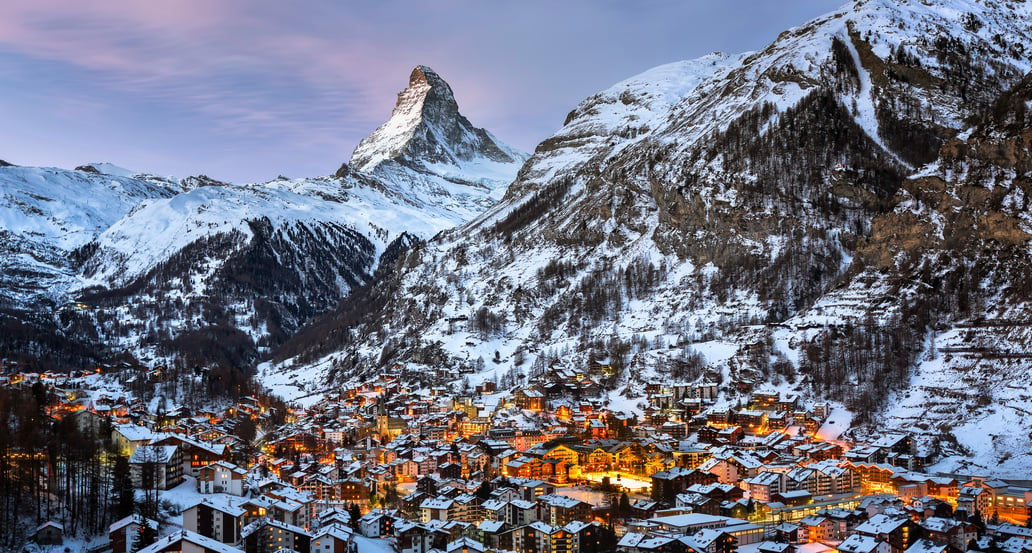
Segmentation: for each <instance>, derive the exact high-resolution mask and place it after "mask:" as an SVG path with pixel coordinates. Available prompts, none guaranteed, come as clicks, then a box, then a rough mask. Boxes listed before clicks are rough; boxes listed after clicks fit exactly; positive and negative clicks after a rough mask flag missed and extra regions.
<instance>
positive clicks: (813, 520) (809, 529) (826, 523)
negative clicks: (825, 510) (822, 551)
mask: <svg viewBox="0 0 1032 553" xmlns="http://www.w3.org/2000/svg"><path fill="white" fill-rule="evenodd" d="M799 529H800V531H801V532H802V535H805V536H806V538H805V539H806V542H807V543H823V542H825V541H827V540H831V539H836V538H835V523H834V522H832V521H831V520H829V519H828V518H827V517H823V516H817V515H810V516H807V517H804V518H803V519H802V520H800V521H799ZM802 535H801V536H800V537H802Z"/></svg>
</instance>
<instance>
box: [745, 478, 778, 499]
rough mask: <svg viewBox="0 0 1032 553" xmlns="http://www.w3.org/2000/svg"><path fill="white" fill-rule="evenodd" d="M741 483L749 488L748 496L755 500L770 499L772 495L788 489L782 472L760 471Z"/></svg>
mask: <svg viewBox="0 0 1032 553" xmlns="http://www.w3.org/2000/svg"><path fill="white" fill-rule="evenodd" d="M743 483H744V484H745V485H746V486H747V488H748V489H749V497H752V498H753V499H755V500H757V501H772V499H771V498H772V497H774V496H775V495H777V494H779V493H781V492H783V491H787V489H788V484H787V479H786V477H785V473H783V472H761V473H759V474H757V475H756V476H753V477H752V478H747V479H746V480H743Z"/></svg>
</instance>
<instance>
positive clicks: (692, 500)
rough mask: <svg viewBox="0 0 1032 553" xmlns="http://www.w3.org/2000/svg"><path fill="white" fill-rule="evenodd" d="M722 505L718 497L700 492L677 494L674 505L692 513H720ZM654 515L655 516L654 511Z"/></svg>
mask: <svg viewBox="0 0 1032 553" xmlns="http://www.w3.org/2000/svg"><path fill="white" fill-rule="evenodd" d="M720 505H721V502H720V501H717V500H716V499H711V498H709V497H706V496H705V495H702V494H698V493H692V492H686V493H680V494H677V498H676V501H675V505H674V506H675V507H676V508H678V509H685V510H686V511H689V512H692V513H700V514H704V515H720V514H721V512H720ZM653 516H655V514H654V513H653ZM650 518H651V517H650Z"/></svg>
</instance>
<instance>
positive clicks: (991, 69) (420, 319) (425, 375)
mask: <svg viewBox="0 0 1032 553" xmlns="http://www.w3.org/2000/svg"><path fill="white" fill-rule="evenodd" d="M1029 11H1030V8H1029V7H1028V6H1027V5H1025V4H1006V5H1000V4H996V3H991V2H956V3H947V4H942V5H940V4H936V5H926V4H923V3H920V2H898V3H897V2H876V1H871V2H857V3H854V4H850V5H848V6H846V7H844V8H843V9H841V10H839V11H837V12H834V13H832V14H829V15H827V16H824V17H821V18H818V19H817V20H814V21H812V22H810V23H808V24H806V25H803V26H800V27H797V28H794V29H790V30H788V31H786V32H784V33H782V34H781V36H779V37H778V39H777V40H775V41H774V42H773V43H772V44H770V45H769V46H768V47H767V48H765V49H763V50H762V51H760V52H755V53H749V54H744V55H740V56H727V55H721V54H716V55H711V56H707V57H706V58H702V59H700V60H695V61H693V62H683V63H679V64H672V65H668V66H664V67H660V68H656V69H654V70H651V71H648V72H646V73H644V74H642V75H639V76H637V77H634V78H631V79H629V80H627V81H624V82H622V83H619V84H617V85H615V86H614V87H612V88H610V89H608V90H606V91H603V92H601V93H599V94H596V95H593V96H592V97H589V98H588V99H586V100H585V101H584V102H582V103H581V104H580V105H578V106H577V107H576V108H575V109H574V110H573V111H571V113H570V115H569V116H568V117H567V120H566V124H565V126H564V127H563V129H562V130H560V131H559V132H558V133H557V134H556V135H554V136H553V137H550V138H548V139H546V140H545V141H543V142H542V143H541V144H540V145H539V146H538V147H537V149H536V151H535V153H534V155H533V156H532V157H531V159H530V160H529V161H528V162H527V164H526V165H525V166H524V167H523V169H522V170H521V171H520V174H519V176H518V178H517V180H516V182H514V183H513V185H511V186H510V187H509V189H508V191H507V193H506V196H505V198H504V199H503V201H502V202H500V203H499V204H498V205H497V206H495V207H494V208H492V209H490V210H489V211H487V212H486V213H485V214H484V215H483V216H481V217H479V218H477V219H476V220H474V221H473V222H471V223H470V224H468V225H465V226H463V227H461V228H459V229H456V230H454V231H451V232H448V233H446V234H444V235H442V236H440V237H438V238H437V239H436V240H434V241H432V242H430V243H428V244H427V245H425V247H422V248H420V249H418V250H417V251H415V252H414V253H412V254H410V255H409V256H408V258H407V259H406V260H405V263H404V264H403V266H402V270H399V271H398V272H397V273H394V274H392V275H387V276H385V277H384V279H383V280H382V281H381V283H380V285H379V290H378V291H377V292H375V293H371V294H367V295H366V297H365V300H363V301H362V302H359V303H355V304H354V305H348V304H347V302H345V304H344V305H342V307H341V308H340V309H339V310H338V311H336V312H335V313H336V314H335V315H334V316H332V317H328V318H327V319H325V320H324V321H323V323H322V326H321V327H320V330H319V332H311V333H307V334H304V333H303V334H302V335H299V336H308V337H309V341H308V342H301V343H297V342H295V343H292V344H289V346H290V347H289V348H287V349H285V350H283V353H282V354H281V355H279V356H277V361H276V362H275V363H273V364H270V365H267V366H265V367H263V374H265V375H267V377H268V378H269V379H270V380H269V381H270V382H275V383H277V384H280V385H288V384H289V383H291V382H295V383H297V384H298V385H299V386H302V387H304V388H305V389H306V390H312V389H319V388H320V387H323V386H326V385H332V384H333V383H335V382H340V381H345V380H348V379H353V378H357V377H359V376H363V375H369V374H372V373H374V372H376V371H380V370H400V371H401V373H402V374H403V376H405V377H407V378H408V379H409V380H411V381H413V382H415V383H417V384H422V385H430V384H438V383H441V382H448V381H452V382H455V383H456V384H458V383H459V381H460V379H457V376H456V372H457V371H458V372H459V373H463V372H465V373H467V374H466V376H465V377H464V378H465V382H464V383H469V384H475V383H477V382H479V381H482V380H487V379H493V380H496V381H498V382H499V384H501V385H502V386H512V385H514V384H518V383H520V382H525V381H527V379H534V378H537V377H539V376H541V375H543V374H544V373H545V371H546V369H548V368H555V367H561V366H566V367H571V368H578V369H583V368H584V367H589V366H607V367H611V368H612V370H613V372H612V373H611V374H606V375H599V380H601V382H602V384H603V387H604V389H605V394H606V395H607V397H608V398H609V399H610V400H611V401H612V402H613V403H614V404H618V405H620V406H623V407H626V408H627V409H630V410H637V409H640V408H641V405H643V403H642V402H641V400H642V399H643V398H644V395H645V394H644V385H645V383H646V382H647V381H649V380H652V379H659V380H663V381H665V382H693V381H699V380H702V379H711V380H712V379H715V380H718V381H720V382H722V383H724V385H725V386H724V387H725V392H724V393H723V395H722V397H721V401H722V402H725V403H727V404H734V403H735V402H737V401H738V400H739V399H740V397H742V396H739V395H738V394H739V393H740V392H744V391H747V390H749V389H751V388H753V387H755V386H761V385H770V386H776V387H781V388H784V389H786V390H796V391H798V392H799V393H802V394H804V395H805V396H806V397H807V398H808V399H809V400H810V401H814V400H817V399H823V398H830V399H832V400H835V401H838V402H842V403H843V404H846V405H848V406H849V407H850V409H852V410H853V411H854V413H855V415H856V421H857V423H858V424H863V423H865V422H872V421H875V420H880V418H878V417H876V414H877V413H878V412H880V410H882V409H885V408H886V407H887V406H888V405H890V403H888V402H886V401H885V400H886V398H887V395H886V394H887V393H888V392H889V391H893V390H903V389H904V388H905V387H906V385H907V384H908V383H909V382H910V378H911V375H912V374H913V371H914V368H915V366H916V364H917V362H918V361H919V360H920V359H921V358H922V356H924V355H926V353H927V349H928V348H927V346H928V344H927V343H926V337H927V336H928V335H930V333H932V332H933V330H934V329H935V328H936V327H939V326H942V325H943V324H947V323H944V322H942V321H941V320H940V319H941V317H943V316H944V315H942V313H941V312H929V313H926V312H925V311H924V310H926V309H928V308H927V307H922V306H921V305H920V304H919V303H920V302H918V304H911V303H910V302H904V301H900V300H901V298H902V297H903V296H900V295H898V293H897V292H898V291H896V290H893V289H892V288H886V287H883V286H875V285H873V284H872V286H871V287H870V288H867V289H864V290H859V289H857V286H859V283H860V282H863V279H862V277H861V276H859V275H862V274H864V273H865V272H868V271H869V270H870V266H869V264H870V263H871V259H872V257H871V255H873V254H872V253H871V252H872V250H871V248H873V247H875V246H876V245H878V244H879V239H880V238H879V237H880V236H881V235H880V234H878V232H879V231H878V229H879V228H880V227H878V226H877V225H879V224H882V223H880V221H883V219H882V218H881V217H882V216H889V215H892V214H894V213H895V212H896V211H894V210H898V207H897V206H898V205H899V204H900V200H899V199H898V194H903V193H905V192H906V190H907V188H908V187H911V186H914V184H913V183H915V182H922V181H915V180H913V179H910V180H908V178H907V177H908V176H910V175H914V174H916V175H920V174H923V172H924V171H928V170H930V169H927V168H926V167H925V166H926V165H927V166H928V167H935V162H936V159H937V157H938V156H939V155H940V150H941V149H942V148H943V147H944V146H946V147H949V145H951V144H954V142H953V140H954V139H955V137H957V136H958V135H960V133H961V132H962V131H964V130H965V129H966V128H968V127H969V126H970V125H972V124H973V123H974V122H975V121H977V120H978V119H979V118H980V117H982V116H983V114H984V113H986V112H987V111H991V110H990V108H991V106H993V105H994V102H995V101H996V100H997V99H998V98H999V97H1000V96H1001V94H1003V93H1004V92H1005V91H1006V90H1008V89H1010V88H1011V87H1013V86H1014V85H1016V84H1017V83H1018V82H1019V81H1020V80H1021V78H1022V77H1023V76H1024V75H1025V74H1027V73H1028V72H1029V70H1030V69H1032V64H1030V63H1029V61H1028V58H1027V56H1026V55H1025V54H1024V52H1027V51H1028V49H1029V48H1030V47H1032V35H1030V33H1029V29H1028V27H1027V25H1026V24H1025V21H1027V18H1028V17H1029V15H1030V13H1029ZM943 151H945V150H943ZM928 164H931V165H928ZM872 221H875V223H874V224H873V225H872ZM889 225H890V227H889V228H892V227H891V223H890V224H889ZM890 272H891V271H890ZM899 278H905V277H902V276H901V277H899ZM844 295H848V296H849V300H850V301H848V302H847V301H846V300H841V301H840V300H839V299H836V298H839V297H840V296H844ZM879 300H885V301H889V302H894V304H893V305H894V306H895V307H894V310H895V311H896V312H897V315H896V316H895V317H880V316H876V315H870V316H869V315H868V313H869V311H870V310H869V309H868V307H869V305H872V304H876V303H877V302H878V301H879ZM840 303H843V304H845V307H844V308H843V309H848V310H849V311H850V314H849V318H851V319H853V320H860V321H868V322H870V324H869V325H866V326H865V325H856V324H852V325H848V324H845V325H837V323H836V322H835V321H834V320H833V319H832V318H831V317H829V316H828V313H830V312H831V309H830V307H828V306H830V305H838V304H840ZM371 304H372V305H376V306H377V309H373V310H369V309H368V307H369V305H371ZM368 311H371V312H369V313H365V312H368ZM961 313H965V312H964V311H959V312H957V313H954V314H952V315H949V317H953V318H963V317H964V315H961ZM971 316H972V317H977V316H978V314H977V313H974V312H972V313H971ZM983 317H984V318H986V319H990V318H993V317H990V316H989V313H985V314H983ZM831 328H834V330H833V331H832V330H829V329H831ZM859 328H867V329H870V332H866V333H863V332H859V331H858V330H857V329H859ZM827 336H831V337H832V338H833V339H828V338H826V337H827ZM943 339H945V338H943ZM804 344H805V345H806V346H805V348H804ZM845 344H849V345H850V346H852V348H847V347H845ZM855 348H867V349H866V350H862V349H861V350H859V351H866V352H867V353H864V354H863V355H856V356H854V357H849V356H844V355H840V356H832V355H830V353H831V352H842V351H858V350H857V349H855ZM803 349H806V351H807V353H806V354H805V355H803V354H801V353H800V351H801V350H803ZM298 352H301V353H298ZM700 354H701V358H700ZM854 359H855V360H854ZM994 366H995V365H994ZM859 367H862V369H861V368H859ZM997 368H999V367H998V366H997ZM442 369H444V370H442ZM849 370H852V371H854V373H856V374H857V375H861V376H862V378H860V379H859V381H856V380H854V381H852V382H855V383H856V384H860V386H854V385H851V384H849V383H850V382H851V381H849V380H840V377H841V375H842V373H843V371H849ZM875 371H880V372H877V373H876V372H875ZM861 373H862V374H861ZM876 374H877V376H875V375H876ZM917 374H918V375H919V376H918V377H916V378H920V375H922V374H926V372H920V373H917ZM435 375H437V376H435ZM464 383H463V384H464ZM829 383H832V384H833V385H829ZM842 384H846V385H842ZM732 385H733V386H732ZM283 389H284V390H285V391H289V386H286V387H284V388H283ZM1019 408H1020V407H1019ZM967 420H971V419H967ZM946 434H948V432H946Z"/></svg>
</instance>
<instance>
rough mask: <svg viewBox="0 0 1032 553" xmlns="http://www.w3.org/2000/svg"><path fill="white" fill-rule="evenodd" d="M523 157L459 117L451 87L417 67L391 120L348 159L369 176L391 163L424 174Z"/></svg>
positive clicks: (366, 139) (360, 144)
mask: <svg viewBox="0 0 1032 553" xmlns="http://www.w3.org/2000/svg"><path fill="white" fill-rule="evenodd" d="M525 158H526V155H525V154H523V153H521V152H519V151H517V150H515V149H513V148H511V147H509V146H508V145H506V144H504V143H503V142H501V141H499V140H498V139H496V138H495V137H493V136H492V135H491V134H490V133H489V132H487V131H485V130H484V129H480V128H476V127H474V126H473V125H472V124H471V123H470V122H469V120H468V119H466V118H465V117H464V116H463V115H462V114H461V113H459V105H458V103H457V102H456V101H455V95H454V93H452V89H451V86H449V85H448V83H447V82H445V80H444V79H442V78H441V76H440V75H438V74H437V72H435V71H434V70H433V69H431V68H429V67H427V66H425V65H419V66H416V68H415V69H413V70H412V73H411V74H410V75H409V84H408V87H406V88H405V90H402V91H401V92H399V93H398V101H397V103H396V104H395V105H394V112H393V113H391V118H390V119H389V120H388V121H387V122H386V123H384V124H383V125H381V126H380V127H379V128H377V129H376V130H375V131H373V133H372V134H370V135H369V136H367V137H365V138H363V139H362V141H361V142H359V143H358V146H357V147H356V148H355V151H354V152H353V153H352V154H351V162H350V165H351V167H352V168H354V169H356V170H358V171H363V172H369V171H373V170H374V169H376V167H378V166H379V165H380V164H381V163H383V162H385V161H388V160H393V161H396V162H398V163H401V164H403V165H408V166H412V167H413V168H418V169H423V170H426V169H428V168H429V166H439V165H449V166H462V165H464V164H465V163H467V162H470V161H480V160H488V161H492V162H497V163H521V162H522V161H523V159H525Z"/></svg>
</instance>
